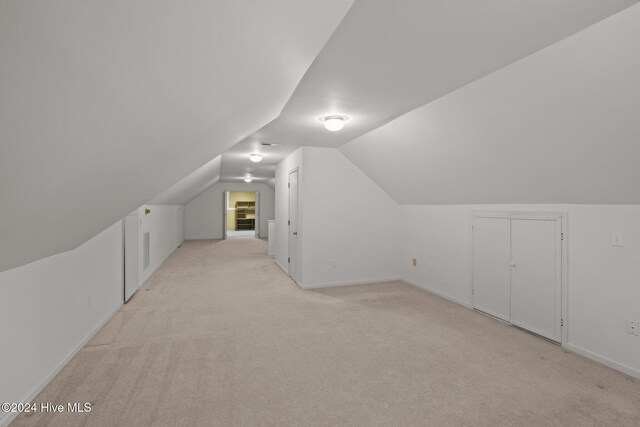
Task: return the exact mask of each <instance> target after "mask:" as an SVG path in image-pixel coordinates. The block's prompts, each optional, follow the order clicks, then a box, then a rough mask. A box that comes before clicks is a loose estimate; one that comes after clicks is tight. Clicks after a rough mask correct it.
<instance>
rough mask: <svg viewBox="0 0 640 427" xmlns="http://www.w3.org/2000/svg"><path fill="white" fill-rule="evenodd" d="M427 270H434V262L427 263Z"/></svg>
mask: <svg viewBox="0 0 640 427" xmlns="http://www.w3.org/2000/svg"><path fill="white" fill-rule="evenodd" d="M427 270H428V271H429V273H431V272H432V271H433V263H429V264H427Z"/></svg>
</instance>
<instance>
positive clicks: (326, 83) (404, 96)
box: [223, 0, 637, 167]
mask: <svg viewBox="0 0 640 427" xmlns="http://www.w3.org/2000/svg"><path fill="white" fill-rule="evenodd" d="M636 1H637V0H508V1H505V0H473V1H470V0H403V1H389V0H366V1H365V0H363V1H357V2H356V3H355V4H354V5H353V7H352V8H351V10H350V11H349V13H348V14H347V15H346V16H345V18H344V20H343V21H342V23H341V24H340V26H339V27H338V29H337V30H336V32H335V33H334V35H333V36H332V37H331V39H330V40H329V42H328V43H327V45H326V46H325V47H324V49H323V50H322V51H321V52H320V54H319V55H318V57H317V58H316V60H315V61H314V63H313V65H312V66H311V68H310V69H309V70H308V71H307V73H306V74H305V77H304V79H303V80H302V81H301V82H300V85H299V86H298V87H297V89H296V90H295V92H294V93H293V96H292V97H291V99H290V100H289V102H288V103H287V105H286V107H285V108H284V110H283V111H282V114H281V115H280V116H279V117H278V118H277V119H276V120H274V121H273V122H271V123H269V124H268V125H267V126H265V127H264V128H263V129H261V130H260V131H258V132H256V133H255V134H254V135H252V138H253V139H256V140H260V141H266V142H274V143H280V144H294V145H311V146H331V147H337V146H340V145H342V144H345V143H347V142H349V141H351V140H353V139H354V138H357V137H359V136H361V135H363V134H365V133H367V132H369V131H371V130H373V129H375V128H377V127H379V126H381V125H383V124H385V123H387V122H388V121H390V120H392V119H394V118H396V117H399V116H400V115H402V114H404V113H406V112H408V111H411V110H413V109H414V108H417V107H419V106H422V105H424V104H426V103H429V102H431V101H433V100H435V99H437V98H439V97H441V96H443V95H445V94H447V93H450V92H452V91H453V90H456V89H458V88H460V87H462V86H464V85H465V84H468V83H470V82H472V81H474V80H477V79H478V78H481V77H483V76H485V75H487V74H489V73H491V72H493V71H496V70H498V69H500V68H502V67H504V66H506V65H508V64H510V63H512V62H514V61H516V60H519V59H521V58H523V57H525V56H527V55H530V54H532V53H534V52H536V51H538V50H540V49H542V48H544V47H547V46H549V45H551V44H553V43H556V42H558V41H559V40H561V39H563V38H565V37H568V36H570V35H571V34H574V33H576V32H578V31H580V30H582V29H584V28H586V27H587V26H589V25H591V24H593V23H595V22H597V21H599V20H602V19H604V18H606V17H607V16H610V15H612V14H614V13H616V12H618V11H620V10H622V9H623V8H625V7H627V6H629V5H631V4H633V3H635V2H636ZM335 113H342V114H346V115H348V116H350V118H351V120H349V121H348V122H347V124H346V126H345V128H344V129H343V130H341V131H340V132H328V131H326V130H325V129H324V128H323V127H322V125H321V123H320V122H319V121H318V118H320V117H322V116H324V115H327V114H335ZM223 167H224V166H223Z"/></svg>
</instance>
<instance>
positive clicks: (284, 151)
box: [220, 140, 299, 183]
mask: <svg viewBox="0 0 640 427" xmlns="http://www.w3.org/2000/svg"><path fill="white" fill-rule="evenodd" d="M298 148H299V147H298V146H297V145H282V144H279V145H272V146H263V145H262V144H261V143H260V142H258V141H251V140H247V141H243V142H241V143H239V144H237V145H235V146H233V147H232V148H230V149H228V150H227V151H225V152H224V153H222V172H221V174H220V181H221V182H239V181H240V182H242V180H243V179H244V178H245V177H247V176H251V177H252V178H253V181H254V182H261V183H266V182H267V181H268V180H269V179H270V178H271V177H275V173H276V165H277V164H278V163H280V161H282V159H284V158H285V157H287V156H288V155H289V154H291V153H293V152H294V151H296V150H297V149H298ZM251 153H259V154H262V161H260V162H259V163H254V162H252V161H251V160H249V154H251Z"/></svg>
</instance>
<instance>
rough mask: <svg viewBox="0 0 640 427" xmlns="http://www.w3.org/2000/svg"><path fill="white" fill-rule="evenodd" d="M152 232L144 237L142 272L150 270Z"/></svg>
mask: <svg viewBox="0 0 640 427" xmlns="http://www.w3.org/2000/svg"><path fill="white" fill-rule="evenodd" d="M149 233H150V232H149V231H147V232H146V233H144V235H143V237H142V239H143V240H142V270H143V271H144V270H146V269H147V268H149V239H150V238H151V237H150V234H149Z"/></svg>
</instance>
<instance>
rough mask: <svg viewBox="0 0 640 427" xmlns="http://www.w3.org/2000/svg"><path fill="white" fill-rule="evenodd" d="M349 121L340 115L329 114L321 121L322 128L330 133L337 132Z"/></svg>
mask: <svg viewBox="0 0 640 427" xmlns="http://www.w3.org/2000/svg"><path fill="white" fill-rule="evenodd" d="M347 120H349V118H348V117H347V116H343V115H342V114H331V115H329V116H324V117H322V118H321V121H322V122H323V123H324V128H325V129H326V130H328V131H331V132H337V131H339V130H340V129H342V128H343V127H344V122H346V121H347Z"/></svg>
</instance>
